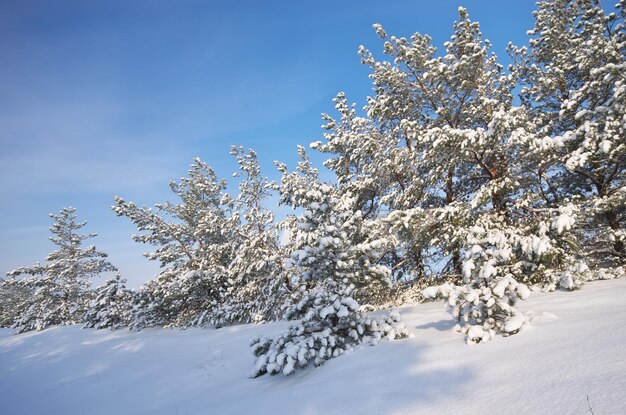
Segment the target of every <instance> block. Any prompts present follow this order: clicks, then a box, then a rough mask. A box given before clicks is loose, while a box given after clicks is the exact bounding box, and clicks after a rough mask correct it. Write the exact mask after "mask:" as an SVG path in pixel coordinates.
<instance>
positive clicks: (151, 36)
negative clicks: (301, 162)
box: [0, 0, 534, 287]
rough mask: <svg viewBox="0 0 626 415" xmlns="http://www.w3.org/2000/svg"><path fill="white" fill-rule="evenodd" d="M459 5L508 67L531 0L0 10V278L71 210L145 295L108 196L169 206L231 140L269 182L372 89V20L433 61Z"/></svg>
mask: <svg viewBox="0 0 626 415" xmlns="http://www.w3.org/2000/svg"><path fill="white" fill-rule="evenodd" d="M459 5H463V6H464V7H466V8H467V9H468V11H469V14H470V17H471V18H472V19H473V20H477V21H479V22H480V23H481V28H482V32H483V35H484V37H485V38H488V39H490V40H491V41H492V43H493V45H494V48H493V51H494V52H495V53H496V54H497V55H498V56H499V57H500V60H501V63H503V64H508V63H509V62H510V60H509V59H508V57H507V56H506V53H505V48H506V45H507V43H508V42H509V41H512V42H513V43H515V44H518V45H522V44H525V43H526V42H527V37H526V35H525V33H526V31H527V30H528V29H530V28H531V27H532V25H533V19H532V15H531V13H532V10H533V9H534V1H530V0H512V1H508V2H502V1H497V0H473V1H464V2H460V1H448V0H437V1H426V0H414V1H389V2H380V1H358V2H356V1H355V2H348V1H310V2H294V1H263V2H262V1H184V0H183V1H176V2H167V1H149V0H146V1H118V0H113V1H106V2H86V1H67V0H59V1H54V2H52V1H45V0H41V1H20V2H9V1H4V2H0V38H1V39H2V41H1V42H0V62H2V63H1V64H0V194H2V195H3V198H2V202H0V272H2V273H3V274H4V273H5V272H6V271H9V270H11V269H13V268H16V267H18V266H23V265H31V264H33V263H35V262H37V261H42V262H43V260H44V258H45V256H46V254H47V253H49V252H51V251H52V250H53V249H54V246H53V245H52V244H51V243H50V242H49V241H48V240H47V238H48V236H49V231H48V227H49V226H50V225H51V221H50V218H49V217H48V213H50V212H53V213H56V212H58V211H59V210H60V209H61V208H63V207H65V206H73V207H76V208H77V214H78V216H79V219H82V220H87V221H88V222H89V223H88V225H87V227H86V228H85V229H86V231H89V232H96V233H98V235H99V236H98V237H97V238H95V239H94V240H93V243H94V244H95V245H96V246H97V247H98V249H100V250H104V251H106V252H108V253H109V254H110V259H111V262H113V264H114V265H116V266H117V267H119V268H120V270H121V272H122V274H123V275H124V277H126V278H127V279H128V280H129V285H130V286H131V287H138V286H139V285H141V283H142V282H144V281H146V280H147V279H149V278H152V277H154V276H155V275H156V273H157V272H158V264H156V263H150V262H149V261H147V260H146V259H145V258H143V257H142V255H141V254H142V253H143V252H145V251H147V250H149V249H150V248H149V247H146V246H141V245H138V244H135V243H134V242H132V241H131V239H130V235H131V234H132V233H134V232H136V230H135V228H134V227H133V226H132V224H130V223H129V221H128V220H127V219H125V218H118V217H116V216H115V215H114V214H113V213H112V212H111V210H110V205H111V204H112V202H113V196H114V195H119V196H122V197H124V198H125V199H127V200H132V201H134V202H136V203H137V204H140V205H141V204H147V205H153V204H154V203H158V202H163V201H165V200H168V199H169V200H171V199H172V198H171V196H170V192H169V188H168V182H169V180H171V179H178V178H180V177H182V176H185V174H186V171H187V168H188V166H189V164H190V163H191V161H192V159H193V157H196V156H197V157H200V158H201V159H203V160H204V161H205V162H207V163H208V164H209V165H211V166H212V167H214V168H215V170H216V171H217V172H218V174H219V175H221V176H222V177H225V178H228V177H230V175H231V173H232V172H233V171H234V170H235V168H236V163H235V162H234V160H232V158H231V157H229V156H228V151H229V147H230V146H231V145H242V146H245V147H251V148H254V149H255V150H256V151H257V153H258V154H259V157H260V160H261V162H262V165H263V167H264V170H265V174H266V175H268V176H270V177H278V175H277V174H276V173H275V168H274V166H273V160H281V161H285V162H287V164H288V165H289V166H293V165H294V163H295V160H296V158H297V157H296V146H297V145H298V144H301V145H305V146H308V144H309V143H310V142H312V141H316V140H320V139H322V130H321V129H320V125H321V124H322V122H321V118H320V113H322V112H328V113H331V114H332V111H333V104H332V103H331V99H332V98H333V97H334V96H335V95H336V94H337V92H339V91H345V92H346V94H347V96H348V99H349V100H351V101H354V102H356V103H357V106H358V107H362V106H363V105H364V103H365V98H366V96H367V95H369V94H371V83H370V81H369V79H368V73H369V71H368V68H367V67H365V66H363V65H361V64H360V61H359V57H358V55H357V49H358V47H359V45H361V44H363V45H365V46H366V47H367V48H369V49H370V50H371V51H372V52H373V53H374V55H375V56H376V57H377V58H379V59H384V56H383V54H382V41H381V40H380V39H379V38H378V37H377V36H376V35H375V32H374V30H373V29H372V24H373V23H381V24H382V25H383V27H385V29H386V31H387V33H389V34H390V35H396V36H405V37H408V36H410V35H411V34H413V33H414V32H420V33H425V34H429V35H431V36H432V37H433V43H434V44H435V45H436V46H437V47H439V49H440V50H441V48H442V45H443V42H445V41H446V40H448V39H449V37H450V35H451V34H452V24H453V22H454V21H455V20H457V19H458V13H457V9H458V6H459ZM314 159H315V160H317V161H320V160H323V158H322V157H314ZM99 283H100V282H96V284H97V285H99Z"/></svg>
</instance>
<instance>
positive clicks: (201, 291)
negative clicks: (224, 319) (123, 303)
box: [112, 159, 237, 328]
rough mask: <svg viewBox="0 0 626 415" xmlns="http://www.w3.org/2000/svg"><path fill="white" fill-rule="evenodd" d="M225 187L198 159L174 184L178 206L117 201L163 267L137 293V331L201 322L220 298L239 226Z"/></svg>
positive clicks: (119, 210)
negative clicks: (151, 326) (155, 277)
mask: <svg viewBox="0 0 626 415" xmlns="http://www.w3.org/2000/svg"><path fill="white" fill-rule="evenodd" d="M225 187H226V183H225V181H224V180H220V179H218V177H217V175H216V174H215V172H214V171H213V169H211V168H210V167H209V166H207V165H206V164H205V163H204V162H202V161H201V160H200V159H195V160H194V164H192V165H191V167H190V169H189V177H185V178H181V179H180V182H175V181H172V182H170V189H171V190H172V192H173V193H174V194H175V195H176V196H177V197H178V198H179V199H180V202H179V203H176V204H175V203H172V202H165V203H162V204H157V205H156V206H155V208H154V209H152V208H148V207H145V206H144V207H138V206H137V205H135V204H134V203H133V202H126V201H125V200H124V199H122V198H120V197H116V198H115V205H114V206H113V207H112V209H113V211H114V212H115V213H116V214H117V215H118V216H125V217H127V218H129V219H130V220H131V222H133V223H134V224H135V225H136V226H137V228H138V230H139V231H141V232H142V233H141V234H138V235H133V240H135V241H136V242H140V243H145V244H150V245H154V246H155V247H156V250H155V251H152V252H148V253H146V254H145V256H146V257H147V258H148V259H150V260H158V261H160V263H161V268H162V271H161V273H160V274H159V276H158V277H157V279H156V280H153V281H150V282H149V283H147V284H146V285H145V287H144V288H143V289H142V293H140V294H139V295H138V298H137V302H136V304H135V308H134V312H133V314H134V317H133V320H135V321H133V323H132V324H131V326H132V327H134V328H141V327H145V326H146V325H148V326H150V325H175V326H188V325H192V324H199V322H198V321H197V319H198V318H200V316H202V315H203V314H204V313H205V312H206V311H207V310H209V309H211V308H212V307H213V305H214V304H215V302H216V301H218V300H219V299H220V296H221V293H222V292H223V291H224V290H225V289H226V288H227V279H228V277H227V276H228V272H227V268H228V265H229V263H230V262H231V261H232V258H233V256H234V252H235V245H234V244H233V243H232V241H233V240H236V238H235V233H236V225H237V218H236V217H234V216H233V215H232V207H233V200H232V198H231V197H230V196H229V195H228V194H227V193H226V192H225ZM146 314H149V315H146Z"/></svg>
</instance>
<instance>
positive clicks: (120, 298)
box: [84, 272, 133, 329]
mask: <svg viewBox="0 0 626 415" xmlns="http://www.w3.org/2000/svg"><path fill="white" fill-rule="evenodd" d="M132 304H133V292H132V291H131V290H129V289H128V288H126V280H125V279H122V276H121V275H120V273H119V272H118V273H117V274H116V275H115V278H111V279H109V280H107V281H106V282H105V283H104V285H102V286H100V287H98V288H96V292H95V298H94V299H93V300H92V301H91V303H90V304H89V309H88V310H87V312H86V313H85V317H84V321H85V325H84V327H85V328H94V329H107V328H108V329H118V328H120V327H126V326H128V324H129V323H130V312H131V308H132Z"/></svg>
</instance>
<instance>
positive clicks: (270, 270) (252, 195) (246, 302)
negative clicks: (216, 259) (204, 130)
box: [207, 146, 289, 325]
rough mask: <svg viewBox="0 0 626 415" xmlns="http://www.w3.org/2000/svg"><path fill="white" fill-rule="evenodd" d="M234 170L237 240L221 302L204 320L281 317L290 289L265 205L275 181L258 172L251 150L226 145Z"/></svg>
mask: <svg viewBox="0 0 626 415" xmlns="http://www.w3.org/2000/svg"><path fill="white" fill-rule="evenodd" d="M230 154H231V155H233V156H234V157H235V158H236V159H237V164H238V165H239V169H238V171H237V172H235V173H234V174H233V176H234V177H238V178H240V182H239V194H238V195H237V197H236V198H234V200H233V214H234V215H236V216H238V223H239V225H238V226H237V230H236V234H235V235H234V237H235V238H236V240H234V241H233V243H236V244H237V248H236V249H235V251H234V255H233V258H232V261H231V262H230V264H229V265H228V268H227V273H228V280H227V281H228V285H227V288H226V290H225V292H224V295H223V296H222V298H221V300H220V301H219V302H218V303H217V304H216V306H215V309H214V310H212V311H211V313H210V315H208V316H207V318H208V319H209V320H210V322H211V323H213V324H217V325H223V324H232V323H250V322H263V321H268V320H272V319H276V318H279V317H281V314H282V311H281V310H282V305H283V303H284V301H285V297H286V296H287V295H288V293H289V284H288V281H287V280H286V279H285V278H284V276H283V274H282V265H281V263H282V256H283V255H284V254H283V252H282V250H281V248H280V247H279V244H278V232H279V230H278V228H277V225H276V223H275V221H274V213H273V212H272V211H271V210H270V209H269V208H268V207H267V206H265V204H266V202H267V200H268V198H269V196H270V195H271V192H272V191H273V190H274V189H275V187H276V186H275V185H274V184H273V183H272V182H270V181H269V180H268V179H267V178H266V177H263V176H262V174H261V166H260V164H259V161H258V158H257V155H256V153H255V152H254V151H253V150H252V149H248V150H247V151H245V150H244V149H243V148H242V147H235V146H233V147H232V148H231V153H230Z"/></svg>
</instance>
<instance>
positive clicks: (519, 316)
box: [424, 276, 530, 343]
mask: <svg viewBox="0 0 626 415" xmlns="http://www.w3.org/2000/svg"><path fill="white" fill-rule="evenodd" d="M529 295H530V290H529V289H528V287H527V286H526V285H525V284H522V283H519V282H517V281H516V280H515V279H514V278H512V277H511V276H504V277H496V278H493V279H488V280H483V281H482V282H481V283H479V282H474V283H472V284H466V285H464V286H457V285H452V284H444V285H441V286H439V287H430V288H429V289H427V290H425V292H424V297H426V298H430V299H436V298H445V299H446V303H447V305H448V306H449V307H450V311H451V313H452V315H453V316H454V317H455V318H456V320H457V326H456V329H457V330H458V331H460V332H461V333H463V334H465V336H466V339H467V342H468V343H481V342H485V341H488V340H490V339H492V338H493V337H494V336H495V335H496V334H501V335H503V336H509V335H511V334H515V333H517V332H518V331H519V330H520V329H521V327H522V325H523V324H524V321H525V317H524V314H523V313H522V312H520V311H518V310H517V309H516V308H515V304H516V302H517V301H518V300H525V299H526V298H528V296H529Z"/></svg>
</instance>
